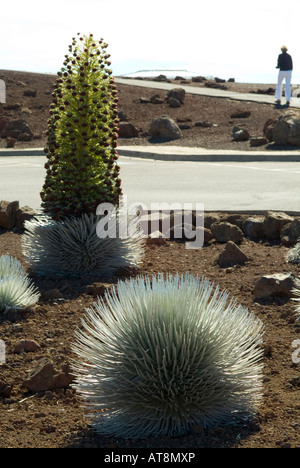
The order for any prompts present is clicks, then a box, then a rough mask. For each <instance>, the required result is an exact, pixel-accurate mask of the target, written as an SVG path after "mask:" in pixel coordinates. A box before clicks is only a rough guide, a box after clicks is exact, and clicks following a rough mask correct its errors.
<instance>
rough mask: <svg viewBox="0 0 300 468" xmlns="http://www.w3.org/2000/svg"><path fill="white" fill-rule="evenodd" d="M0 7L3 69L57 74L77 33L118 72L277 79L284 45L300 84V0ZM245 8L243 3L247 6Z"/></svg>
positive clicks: (97, 0)
mask: <svg viewBox="0 0 300 468" xmlns="http://www.w3.org/2000/svg"><path fill="white" fill-rule="evenodd" d="M3 3H4V4H3V5H1V10H0V15H1V27H0V58H1V60H0V69H6V70H24V71H33V72H49V73H56V72H57V71H58V70H59V69H60V68H61V67H62V65H63V61H64V55H65V54H67V53H68V46H69V44H71V42H72V37H74V36H76V34H77V32H80V33H82V34H89V33H93V34H94V36H95V37H96V38H100V37H102V38H103V39H104V40H105V41H106V42H107V43H108V44H109V47H108V53H110V55H111V62H112V69H113V73H114V74H115V75H120V74H125V73H131V72H135V71H137V70H140V69H152V68H162V69H163V68H173V69H174V68H176V69H180V68H181V69H184V68H185V69H188V70H191V71H195V72H197V73H198V74H201V75H213V76H219V77H220V78H225V79H228V78H231V77H233V78H235V79H236V81H244V82H245V81H250V82H256V83H275V82H276V80H277V73H278V72H277V70H276V69H275V67H276V62H277V56H278V54H279V53H280V48H281V46H282V45H283V44H286V45H287V46H288V48H289V52H290V53H291V55H292V56H293V60H294V74H293V77H294V78H293V83H294V84H296V83H297V84H298V83H300V49H298V45H299V47H300V40H299V16H300V15H299V13H300V2H299V0H291V1H290V2H289V3H288V4H287V5H285V4H284V3H280V2H274V0H251V2H241V1H240V0H226V1H224V0H213V1H207V2H205V1H202V0H186V1H182V0H180V1H178V0H173V1H171V0H151V1H150V0H144V1H141V0H48V1H42V0H26V1H24V0H11V1H5V2H3ZM247 5H248V6H247Z"/></svg>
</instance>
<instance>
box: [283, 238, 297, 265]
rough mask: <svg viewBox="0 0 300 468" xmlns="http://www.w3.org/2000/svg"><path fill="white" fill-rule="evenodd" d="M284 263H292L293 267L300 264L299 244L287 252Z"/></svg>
mask: <svg viewBox="0 0 300 468" xmlns="http://www.w3.org/2000/svg"><path fill="white" fill-rule="evenodd" d="M286 261H287V263H293V264H295V265H297V264H298V263H300V242H298V243H297V244H296V245H295V246H294V247H292V248H291V249H290V250H289V251H288V253H287V255H286Z"/></svg>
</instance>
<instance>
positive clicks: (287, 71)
mask: <svg viewBox="0 0 300 468" xmlns="http://www.w3.org/2000/svg"><path fill="white" fill-rule="evenodd" d="M287 51H288V48H287V47H286V46H282V47H281V52H282V53H281V54H280V55H279V57H278V63H277V67H276V68H279V75H278V83H277V87H276V91H275V98H276V104H278V105H280V104H281V98H282V85H283V80H285V97H286V105H287V106H289V105H290V99H291V79H292V71H293V60H292V57H291V56H290V55H289V54H288V53H287Z"/></svg>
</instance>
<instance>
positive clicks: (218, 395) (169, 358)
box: [73, 275, 263, 438]
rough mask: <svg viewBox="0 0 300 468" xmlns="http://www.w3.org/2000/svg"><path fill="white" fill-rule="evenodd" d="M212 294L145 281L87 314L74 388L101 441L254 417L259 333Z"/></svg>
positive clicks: (172, 282) (203, 284) (223, 296)
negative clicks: (104, 437)
mask: <svg viewBox="0 0 300 468" xmlns="http://www.w3.org/2000/svg"><path fill="white" fill-rule="evenodd" d="M213 289H214V286H213V284H212V283H210V282H209V281H208V280H207V279H205V278H203V279H199V278H198V277H193V276H191V275H186V276H185V277H179V276H178V275H177V276H176V277H172V276H168V277H166V278H164V277H163V276H162V275H159V276H157V277H153V278H152V279H150V278H149V277H145V278H144V277H141V278H137V279H130V280H127V281H124V282H119V283H118V287H117V290H115V291H114V292H113V293H111V294H107V295H106V297H105V298H104V299H101V298H99V299H98V302H97V303H95V304H94V307H91V308H89V309H87V315H86V317H85V319H83V321H82V329H81V330H80V331H78V332H77V338H76V342H75V343H74V346H73V349H74V352H75V353H76V354H77V361H76V363H75V364H74V374H75V376H76V379H75V384H74V387H75V388H76V390H77V391H78V393H79V394H80V395H81V396H82V398H83V399H84V401H85V404H86V406H87V408H88V409H89V412H90V413H91V414H90V416H91V418H92V423H93V425H94V426H95V428H96V430H97V432H98V433H100V434H105V435H114V436H118V437H119V436H121V437H124V438H131V437H133V438H142V437H147V436H164V435H181V434H184V433H185V432H186V431H188V429H189V428H190V426H192V425H203V426H211V425H214V424H220V423H222V424H227V423H233V421H234V420H238V419H239V417H241V416H243V417H244V416H245V415H253V414H254V413H255V411H256V409H257V405H258V404H259V402H260V400H261V396H262V364H261V362H260V361H261V359H262V355H263V352H262V349H261V348H262V347H261V346H260V344H261V342H262V335H263V325H262V323H261V322H260V321H259V320H257V319H256V318H255V316H254V315H253V314H252V313H249V312H248V310H247V309H245V308H244V307H242V306H241V305H238V304H237V303H236V301H235V300H233V299H232V300H229V295H228V293H226V292H224V291H223V292H221V291H220V290H219V287H217V288H216V289H215V291H213ZM107 408H108V409H107Z"/></svg>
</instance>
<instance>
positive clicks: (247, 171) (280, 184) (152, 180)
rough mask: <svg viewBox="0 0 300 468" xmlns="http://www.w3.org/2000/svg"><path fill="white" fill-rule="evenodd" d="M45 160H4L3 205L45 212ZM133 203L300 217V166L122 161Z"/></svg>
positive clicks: (0, 176)
mask: <svg viewBox="0 0 300 468" xmlns="http://www.w3.org/2000/svg"><path fill="white" fill-rule="evenodd" d="M45 161H46V158H45V157H43V156H34V157H30V156H27V157H20V156H19V157H13V156H10V157H0V200H8V201H13V200H19V201H20V204H21V205H22V206H25V205H28V206H31V207H32V208H39V206H40V197H39V193H40V190H41V187H42V185H43V182H44V178H45V169H44V163H45ZM120 165H121V178H122V185H123V192H124V194H125V195H126V196H127V203H128V205H131V204H132V203H144V204H145V205H146V206H147V208H148V209H150V208H151V203H163V202H164V203H169V204H171V203H176V202H177V203H180V204H181V206H183V205H184V204H185V203H193V204H194V207H196V205H195V204H196V203H204V209H205V210H206V211H208V210H212V211H215V210H225V211H235V210H237V211H253V212H259V211H265V210H283V211H287V212H299V213H300V197H299V192H300V191H299V177H300V176H299V174H300V165H299V163H297V162H296V163H295V162H285V163H283V162H260V163H257V162H247V163H246V162H243V163H242V162H180V161H177V162H172V161H153V160H147V159H138V158H136V159H135V158H128V157H120Z"/></svg>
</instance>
